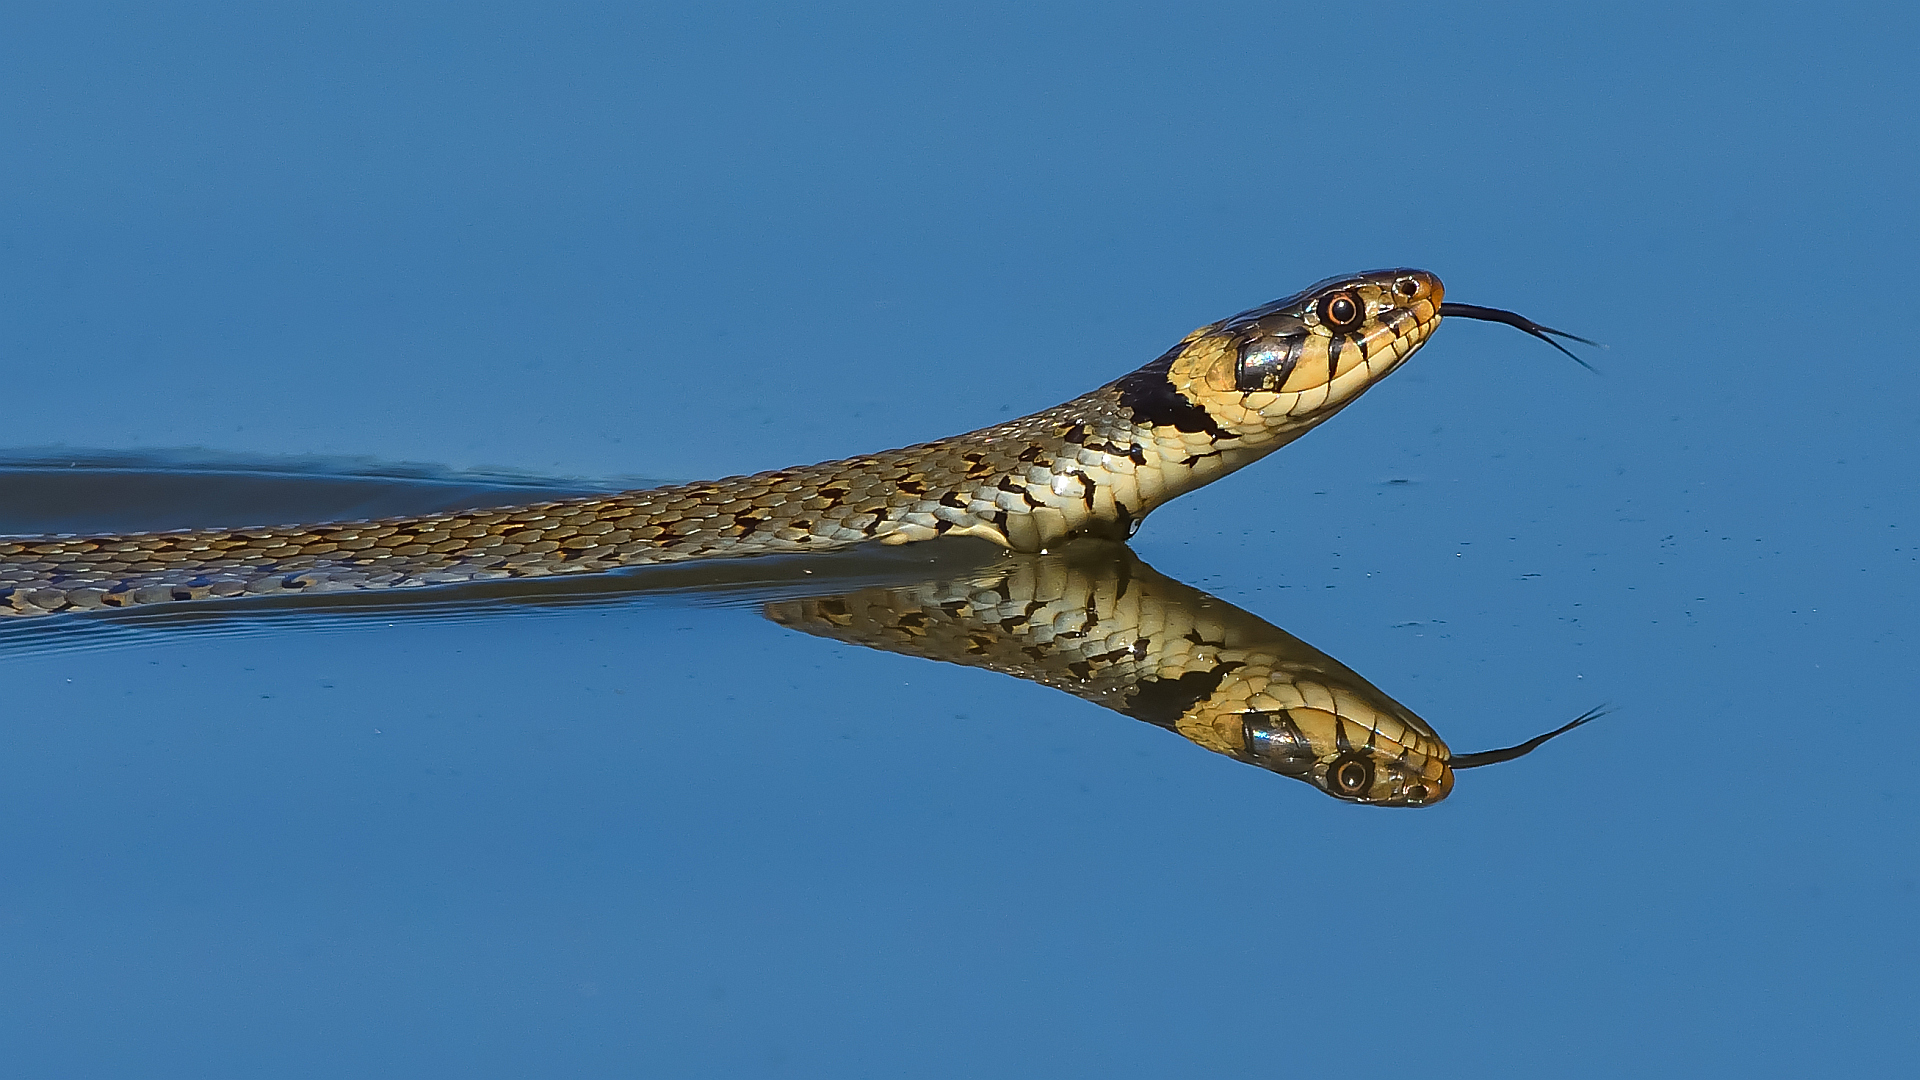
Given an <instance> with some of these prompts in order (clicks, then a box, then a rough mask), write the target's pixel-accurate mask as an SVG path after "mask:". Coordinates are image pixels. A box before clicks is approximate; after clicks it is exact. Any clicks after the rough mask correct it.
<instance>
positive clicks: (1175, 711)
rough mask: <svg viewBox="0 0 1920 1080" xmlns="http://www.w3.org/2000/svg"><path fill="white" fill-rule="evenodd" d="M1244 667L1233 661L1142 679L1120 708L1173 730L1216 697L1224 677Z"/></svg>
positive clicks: (1158, 725)
mask: <svg viewBox="0 0 1920 1080" xmlns="http://www.w3.org/2000/svg"><path fill="white" fill-rule="evenodd" d="M1241 666H1242V665H1240V664H1238V663H1232V662H1229V663H1225V664H1221V665H1219V666H1218V667H1215V668H1214V669H1213V670H1211V671H1189V672H1187V673H1186V674H1184V675H1182V676H1180V677H1179V678H1177V679H1142V680H1140V684H1139V685H1138V686H1137V687H1135V688H1134V691H1133V693H1131V694H1129V695H1127V698H1126V701H1125V702H1124V703H1123V704H1122V705H1121V706H1120V711H1121V712H1123V713H1125V714H1127V715H1128V716H1131V717H1133V718H1134V719H1135V720H1145V721H1146V722H1147V723H1149V724H1152V725H1154V726H1155V727H1163V728H1166V729H1168V730H1170V731H1171V730H1173V728H1174V725H1176V724H1177V723H1179V721H1180V718H1181V717H1183V716H1185V715H1186V714H1187V710H1188V709H1191V708H1193V707H1194V706H1195V705H1197V704H1199V703H1200V702H1202V701H1205V700H1206V699H1208V698H1210V697H1212V696H1213V693H1214V691H1216V690H1218V689H1220V680H1222V679H1224V678H1226V677H1227V674H1228V673H1229V672H1231V671H1233V670H1234V669H1235V668H1237V667H1241Z"/></svg>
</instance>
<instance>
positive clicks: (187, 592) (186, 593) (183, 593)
mask: <svg viewBox="0 0 1920 1080" xmlns="http://www.w3.org/2000/svg"><path fill="white" fill-rule="evenodd" d="M173 598H174V599H175V600H191V599H193V590H192V589H175V590H173Z"/></svg>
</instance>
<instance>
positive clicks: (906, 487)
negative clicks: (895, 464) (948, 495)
mask: <svg viewBox="0 0 1920 1080" xmlns="http://www.w3.org/2000/svg"><path fill="white" fill-rule="evenodd" d="M894 486H895V487H897V488H899V489H900V490H901V491H904V492H906V493H907V494H909V495H925V494H926V493H927V485H926V482H925V481H921V480H902V481H900V482H899V483H897V484H895V485H894Z"/></svg>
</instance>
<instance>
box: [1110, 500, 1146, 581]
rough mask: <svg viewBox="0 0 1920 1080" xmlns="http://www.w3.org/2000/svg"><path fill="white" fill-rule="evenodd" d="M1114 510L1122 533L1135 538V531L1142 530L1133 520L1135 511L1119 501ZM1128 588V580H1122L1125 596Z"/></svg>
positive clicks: (1114, 505)
mask: <svg viewBox="0 0 1920 1080" xmlns="http://www.w3.org/2000/svg"><path fill="white" fill-rule="evenodd" d="M1113 509H1114V513H1115V514H1116V515H1117V516H1118V517H1119V519H1120V529H1121V531H1122V532H1124V533H1126V534H1127V536H1129V537H1131V536H1133V534H1134V531H1135V530H1136V529H1138V528H1140V526H1139V524H1138V523H1137V522H1135V521H1134V520H1133V511H1131V510H1129V509H1127V504H1126V503H1123V502H1121V501H1120V500H1119V499H1115V500H1113ZM1126 586H1127V582H1126V579H1125V578H1122V579H1121V580H1120V590H1121V592H1122V593H1123V594H1124V593H1125V592H1126Z"/></svg>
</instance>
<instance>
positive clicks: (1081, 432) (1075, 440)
mask: <svg viewBox="0 0 1920 1080" xmlns="http://www.w3.org/2000/svg"><path fill="white" fill-rule="evenodd" d="M1060 438H1061V440H1062V441H1064V442H1070V443H1072V444H1074V445H1075V446H1079V445H1080V444H1081V443H1084V442H1086V441H1087V425H1085V424H1075V425H1073V426H1072V427H1070V428H1068V429H1067V430H1065V431H1063V432H1061V433H1060Z"/></svg>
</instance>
